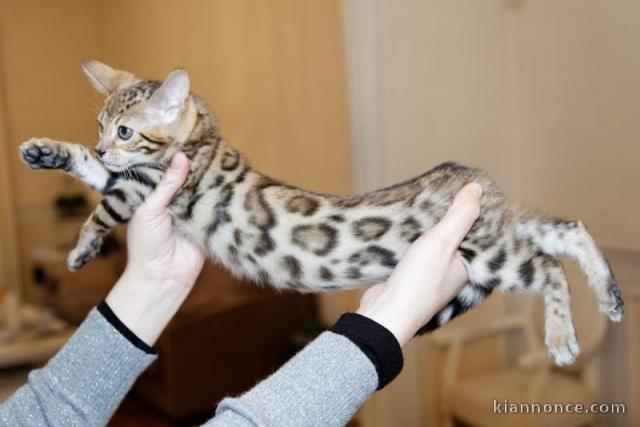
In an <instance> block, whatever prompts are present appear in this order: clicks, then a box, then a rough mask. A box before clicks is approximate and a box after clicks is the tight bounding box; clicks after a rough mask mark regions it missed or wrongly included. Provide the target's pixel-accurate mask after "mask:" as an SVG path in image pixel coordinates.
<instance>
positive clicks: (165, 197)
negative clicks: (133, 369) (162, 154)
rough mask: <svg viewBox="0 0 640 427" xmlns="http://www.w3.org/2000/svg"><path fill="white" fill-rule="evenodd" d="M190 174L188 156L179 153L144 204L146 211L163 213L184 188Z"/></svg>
mask: <svg viewBox="0 0 640 427" xmlns="http://www.w3.org/2000/svg"><path fill="white" fill-rule="evenodd" d="M188 174H189V162H188V161H187V156H185V155H184V153H182V152H179V153H177V154H176V155H175V156H173V159H172V160H171V164H170V165H169V168H168V169H167V171H166V172H165V174H164V176H163V177H162V179H161V180H160V182H159V183H158V185H157V186H156V188H155V190H153V191H152V192H151V194H149V196H148V197H147V199H146V201H145V202H144V206H145V208H146V210H147V211H148V212H152V213H160V212H162V211H163V210H164V209H165V208H166V207H167V205H168V204H169V203H170V202H171V199H172V198H173V196H174V195H175V194H176V192H177V191H178V190H179V189H180V187H182V184H184V182H185V180H186V179H187V175H188Z"/></svg>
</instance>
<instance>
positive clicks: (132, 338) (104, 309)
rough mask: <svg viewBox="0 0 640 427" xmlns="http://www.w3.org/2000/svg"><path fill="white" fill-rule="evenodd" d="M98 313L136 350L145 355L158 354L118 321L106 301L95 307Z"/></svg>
mask: <svg viewBox="0 0 640 427" xmlns="http://www.w3.org/2000/svg"><path fill="white" fill-rule="evenodd" d="M96 308H97V310H98V312H99V313H100V314H102V316H103V317H104V318H105V319H107V322H109V323H110V324H111V326H113V327H114V328H116V330H117V331H118V332H120V333H121V334H122V336H124V337H125V338H126V339H127V340H129V342H130V343H131V344H133V345H134V346H135V347H136V348H138V349H140V350H142V351H144V352H145V353H147V354H158V352H157V351H156V349H155V348H153V347H150V346H149V345H148V344H147V343H145V342H144V341H142V340H141V339H140V338H138V336H137V335H136V334H134V333H133V332H132V331H131V329H129V328H128V327H127V326H126V325H125V324H124V323H122V320H120V319H118V316H116V314H115V313H114V312H113V310H111V307H109V305H108V304H107V302H106V301H102V302H101V303H100V304H99V305H98V307H96Z"/></svg>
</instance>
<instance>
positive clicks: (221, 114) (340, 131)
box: [98, 0, 350, 193]
mask: <svg viewBox="0 0 640 427" xmlns="http://www.w3.org/2000/svg"><path fill="white" fill-rule="evenodd" d="M98 3H99V17H100V26H101V28H102V32H101V47H102V49H101V50H100V53H101V57H102V59H103V60H105V61H106V62H108V63H113V64H114V65H116V66H119V67H123V68H127V69H129V70H131V71H133V72H137V73H140V74H142V75H144V76H151V77H155V78H161V77H164V76H165V75H166V74H167V73H168V72H169V71H170V70H171V69H172V68H174V67H176V66H181V67H184V68H186V69H187V70H188V71H189V72H190V74H191V78H192V85H193V89H194V91H195V92H197V93H199V94H200V95H202V96H203V97H204V98H205V99H206V100H207V101H208V102H209V103H210V105H211V106H212V107H213V108H214V110H215V112H216V113H217V115H218V118H219V120H220V123H221V126H222V130H223V134H224V135H225V136H226V137H227V139H228V140H229V141H230V142H231V143H232V144H234V145H235V146H236V147H238V148H240V149H241V150H242V151H244V152H245V153H246V154H247V156H248V157H249V159H250V161H251V162H252V163H253V164H254V166H256V167H257V168H258V169H260V170H262V171H264V172H266V173H268V174H272V175H274V176H276V177H279V178H282V179H285V180H287V181H289V182H292V183H294V184H298V185H301V186H304V187H307V188H312V189H314V190H318V191H328V192H336V193H348V191H349V189H350V186H349V173H350V156H349V147H348V144H347V137H348V135H347V132H348V128H347V126H348V125H347V115H346V87H345V85H346V82H345V75H344V51H343V47H342V43H343V42H342V22H341V19H340V3H339V1H335V0H333V1H322V2H312V1H299V0H277V1H269V2H263V1H255V0H240V1H238V0H226V1H208V0H197V1H190V2H189V7H185V3H183V2H176V1H171V0H162V1H157V0H147V1H141V0H138V1H136V2H130V1H125V0H116V1H114V0H104V1H99V2H98ZM123 11H126V13H123Z"/></svg>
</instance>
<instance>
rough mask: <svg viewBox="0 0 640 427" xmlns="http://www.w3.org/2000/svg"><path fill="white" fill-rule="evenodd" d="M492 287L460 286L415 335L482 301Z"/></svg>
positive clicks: (435, 327)
mask: <svg viewBox="0 0 640 427" xmlns="http://www.w3.org/2000/svg"><path fill="white" fill-rule="evenodd" d="M493 288H494V286H491V284H486V285H482V284H478V283H469V284H467V285H466V286H465V287H464V288H462V291H460V293H459V294H458V295H456V296H455V297H454V298H453V299H452V300H451V301H449V303H448V304H447V305H446V306H445V307H444V308H442V309H441V310H440V311H439V312H438V313H436V315H435V316H433V317H432V318H431V320H429V322H428V323H427V324H426V325H424V326H423V327H422V328H420V329H419V330H418V332H416V335H423V334H426V333H428V332H431V331H433V330H435V329H438V328H439V327H440V326H443V325H444V324H445V323H447V322H448V321H450V320H451V319H453V318H454V317H457V316H459V315H461V314H462V313H465V312H466V311H467V310H469V309H470V308H473V307H476V306H477V305H478V304H480V303H481V302H482V301H484V300H485V299H486V298H487V296H489V294H491V291H493Z"/></svg>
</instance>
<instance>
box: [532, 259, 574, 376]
mask: <svg viewBox="0 0 640 427" xmlns="http://www.w3.org/2000/svg"><path fill="white" fill-rule="evenodd" d="M542 271H543V272H544V279H543V280H544V281H543V283H542V285H541V292H542V293H543V295H544V311H545V324H544V326H545V328H544V331H545V344H546V346H547V349H548V350H549V354H551V357H553V360H554V361H555V363H556V365H568V364H571V363H573V362H574V361H575V360H576V358H577V357H578V355H579V354H580V345H579V344H578V339H577V338H576V331H575V328H574V326H573V321H572V319H571V306H570V304H569V282H568V281H567V277H566V275H565V273H564V269H563V268H562V264H560V262H559V261H558V260H556V259H553V258H551V257H549V258H546V257H545V258H544V260H543V263H542Z"/></svg>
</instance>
